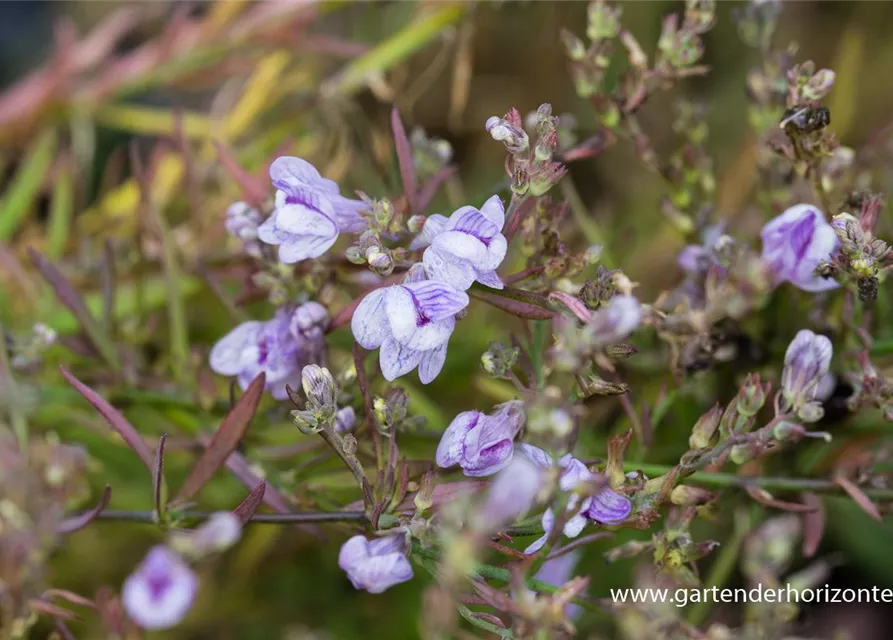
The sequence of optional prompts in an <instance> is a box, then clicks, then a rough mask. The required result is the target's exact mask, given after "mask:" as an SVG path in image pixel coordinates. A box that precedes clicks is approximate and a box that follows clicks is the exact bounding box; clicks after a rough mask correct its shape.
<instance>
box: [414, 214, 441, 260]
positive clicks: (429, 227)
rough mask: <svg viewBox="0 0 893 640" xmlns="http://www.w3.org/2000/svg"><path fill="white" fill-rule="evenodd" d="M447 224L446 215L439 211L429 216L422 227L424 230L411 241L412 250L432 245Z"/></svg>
mask: <svg viewBox="0 0 893 640" xmlns="http://www.w3.org/2000/svg"><path fill="white" fill-rule="evenodd" d="M446 225H447V217H446V216H442V215H440V214H439V213H435V214H434V215H431V216H428V218H427V219H426V220H425V225H424V226H423V227H422V232H421V233H419V235H417V236H416V237H415V238H413V240H412V242H410V243H409V248H410V250H413V251H414V250H416V249H422V248H424V247H427V246H428V245H430V244H431V241H432V240H434V238H436V237H437V236H438V235H440V234H441V233H442V232H443V230H444V229H445V228H446Z"/></svg>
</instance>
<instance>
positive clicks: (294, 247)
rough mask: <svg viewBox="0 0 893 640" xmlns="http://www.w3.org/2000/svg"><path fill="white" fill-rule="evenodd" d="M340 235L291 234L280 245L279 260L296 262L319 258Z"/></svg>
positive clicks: (290, 262)
mask: <svg viewBox="0 0 893 640" xmlns="http://www.w3.org/2000/svg"><path fill="white" fill-rule="evenodd" d="M336 240H338V235H337V234H336V235H333V236H328V237H327V236H311V235H307V236H303V235H291V234H290V235H289V238H288V239H287V240H285V241H283V242H282V244H280V245H279V260H280V262H282V263H283V264H294V263H295V262H300V261H301V260H310V259H312V258H318V257H319V256H321V255H322V254H324V253H325V252H326V251H328V250H329V249H330V248H331V247H332V245H333V244H335V241H336Z"/></svg>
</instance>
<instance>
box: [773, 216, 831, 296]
mask: <svg viewBox="0 0 893 640" xmlns="http://www.w3.org/2000/svg"><path fill="white" fill-rule="evenodd" d="M760 235H761V237H762V239H763V254H762V259H763V262H765V263H766V264H767V266H768V267H769V269H770V271H771V272H772V274H773V277H774V280H775V282H776V283H780V282H790V283H791V284H793V285H794V286H795V287H798V288H799V289H803V290H804V291H811V292H817V291H827V290H829V289H834V288H836V287H838V286H840V285H838V284H837V282H835V281H834V280H833V279H831V278H822V277H821V276H818V275H815V269H816V267H817V266H819V264H820V263H821V262H826V261H829V260H830V259H831V256H832V255H833V254H834V253H836V252H837V250H838V248H839V246H840V240H839V239H838V237H837V234H836V233H835V232H834V228H833V227H832V226H831V225H830V224H828V223H827V222H826V221H825V215H824V214H823V213H822V212H821V211H819V209H817V208H816V207H813V206H812V205H808V204H798V205H795V206H793V207H790V208H789V209H787V210H786V211H785V212H784V213H782V214H781V215H779V216H776V217H775V218H773V219H772V220H770V221H769V222H767V223H766V224H765V225H764V226H763V231H762V233H761V234H760Z"/></svg>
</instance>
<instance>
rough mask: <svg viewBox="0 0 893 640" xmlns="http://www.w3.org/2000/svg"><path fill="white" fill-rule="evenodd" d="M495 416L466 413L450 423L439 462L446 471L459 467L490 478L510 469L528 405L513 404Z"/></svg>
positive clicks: (507, 405)
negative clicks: (504, 469)
mask: <svg viewBox="0 0 893 640" xmlns="http://www.w3.org/2000/svg"><path fill="white" fill-rule="evenodd" d="M497 409H498V411H497V412H496V413H495V414H494V415H489V416H488V415H485V414H484V413H482V412H480V411H463V412H462V413H460V414H459V415H458V416H456V418H455V419H454V420H453V421H452V422H451V423H450V426H448V427H447V428H446V431H444V433H443V438H442V439H441V441H440V444H439V445H438V446H437V453H436V454H435V460H436V461H437V464H438V466H440V467H443V468H446V467H452V466H453V465H456V464H458V465H459V466H460V467H462V470H463V471H464V472H465V475H467V476H474V477H480V476H489V475H492V474H494V473H496V472H497V471H499V470H500V469H503V468H504V467H506V466H508V464H509V463H510V462H511V461H512V454H513V452H514V442H513V441H514V439H515V436H516V435H518V432H519V431H520V430H521V423H522V422H523V421H524V404H523V403H522V402H518V401H513V402H506V403H505V404H502V405H499V407H497Z"/></svg>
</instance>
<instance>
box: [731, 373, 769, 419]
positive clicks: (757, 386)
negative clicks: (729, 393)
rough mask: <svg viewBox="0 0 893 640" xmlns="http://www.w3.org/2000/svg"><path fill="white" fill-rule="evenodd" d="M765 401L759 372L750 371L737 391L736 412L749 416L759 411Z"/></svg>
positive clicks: (764, 392)
mask: <svg viewBox="0 0 893 640" xmlns="http://www.w3.org/2000/svg"><path fill="white" fill-rule="evenodd" d="M765 403H766V390H765V389H764V388H763V385H762V384H761V383H760V374H758V373H752V374H750V375H749V376H747V378H745V379H744V384H742V385H741V390H740V392H739V393H738V404H737V409H738V413H740V414H741V415H743V416H746V417H750V416H755V415H757V413H759V411H760V409H762V408H763V405H764V404H765Z"/></svg>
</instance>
